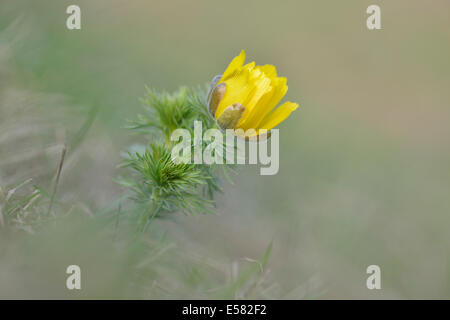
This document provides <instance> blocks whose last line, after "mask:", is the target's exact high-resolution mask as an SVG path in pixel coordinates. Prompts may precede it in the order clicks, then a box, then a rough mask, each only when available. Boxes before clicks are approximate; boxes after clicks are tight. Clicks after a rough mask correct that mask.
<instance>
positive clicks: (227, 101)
mask: <svg viewBox="0 0 450 320" xmlns="http://www.w3.org/2000/svg"><path fill="white" fill-rule="evenodd" d="M253 68H254V63H251V64H250V63H249V64H247V65H245V66H243V67H241V68H240V69H238V70H237V71H235V72H234V73H233V75H232V76H231V77H229V78H228V79H226V80H225V81H224V82H223V83H225V84H226V87H227V90H226V92H225V95H224V97H223V99H222V100H221V102H220V104H219V106H218V107H217V111H216V115H215V117H216V118H218V117H220V115H221V114H222V112H223V111H224V110H225V108H226V107H228V106H229V105H232V104H233V103H240V104H243V102H244V101H245V99H246V98H247V96H248V93H249V88H250V85H251V81H250V80H251V76H250V74H251V71H252V70H253Z"/></svg>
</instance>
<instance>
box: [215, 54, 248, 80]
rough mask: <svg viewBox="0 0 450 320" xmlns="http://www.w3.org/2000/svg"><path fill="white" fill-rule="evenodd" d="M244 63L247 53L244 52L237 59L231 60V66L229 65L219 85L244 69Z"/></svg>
mask: <svg viewBox="0 0 450 320" xmlns="http://www.w3.org/2000/svg"><path fill="white" fill-rule="evenodd" d="M244 61H245V51H244V50H242V51H241V53H240V54H239V55H238V56H237V57H234V59H233V60H231V62H230V64H229V65H228V68H227V69H226V70H225V72H224V73H223V75H222V78H220V80H219V83H220V82H222V81H224V80H226V79H227V78H229V77H230V76H232V75H233V73H235V72H236V70H238V69H239V68H241V67H242V65H243V64H244Z"/></svg>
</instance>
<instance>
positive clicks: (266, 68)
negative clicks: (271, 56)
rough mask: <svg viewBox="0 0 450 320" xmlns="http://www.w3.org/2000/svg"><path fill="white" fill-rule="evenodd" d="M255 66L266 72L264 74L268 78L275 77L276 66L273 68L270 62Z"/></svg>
mask: <svg viewBox="0 0 450 320" xmlns="http://www.w3.org/2000/svg"><path fill="white" fill-rule="evenodd" d="M257 68H258V69H259V70H261V71H262V72H264V73H265V74H266V76H268V77H269V78H276V77H277V68H275V66H273V65H271V64H266V65H264V66H258V67H257Z"/></svg>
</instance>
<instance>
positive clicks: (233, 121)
mask: <svg viewBox="0 0 450 320" xmlns="http://www.w3.org/2000/svg"><path fill="white" fill-rule="evenodd" d="M244 111H245V107H244V106H243V105H242V104H240V103H233V104H232V105H231V106H228V107H226V108H225V110H224V111H223V112H222V114H221V115H220V116H219V117H218V118H217V124H218V125H219V127H220V128H221V129H223V130H225V129H234V127H235V126H236V125H237V124H238V122H239V120H241V117H242V115H243V114H244Z"/></svg>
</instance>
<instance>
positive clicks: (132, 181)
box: [117, 88, 231, 229]
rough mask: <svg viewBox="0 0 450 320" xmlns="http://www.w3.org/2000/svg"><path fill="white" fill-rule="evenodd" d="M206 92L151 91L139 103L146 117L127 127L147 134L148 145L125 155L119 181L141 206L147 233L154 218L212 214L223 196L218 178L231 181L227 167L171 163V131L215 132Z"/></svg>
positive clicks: (140, 117) (140, 210) (182, 90)
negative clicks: (197, 128) (198, 126)
mask: <svg viewBox="0 0 450 320" xmlns="http://www.w3.org/2000/svg"><path fill="white" fill-rule="evenodd" d="M205 95H206V91H205V90H203V89H197V90H191V89H187V88H180V89H179V90H178V91H176V92H175V93H173V94H169V93H166V92H163V93H157V92H155V91H153V90H151V89H149V88H147V95H146V97H145V98H144V99H142V100H141V101H142V102H143V104H144V105H145V110H146V112H145V114H140V115H139V116H138V118H137V120H135V121H131V122H130V125H129V126H128V128H130V129H132V130H135V131H136V132H138V133H141V134H143V135H144V137H145V139H146V140H147V144H146V146H145V145H144V146H142V145H141V146H139V145H138V146H136V145H134V146H133V147H132V148H130V149H129V150H128V152H126V153H125V154H124V160H123V162H122V164H121V166H120V167H121V168H126V169H127V170H126V172H125V173H124V174H123V176H122V177H121V178H120V179H118V180H117V181H118V182H119V183H120V184H121V185H122V186H125V187H126V188H128V189H129V190H130V191H131V192H132V195H131V199H132V200H134V201H135V202H134V203H137V204H140V209H139V210H138V211H139V214H140V217H141V220H140V221H141V222H140V226H142V227H143V228H144V229H145V228H146V226H148V224H149V223H150V222H151V221H152V219H153V218H156V217H167V216H168V215H167V214H168V213H173V212H182V213H185V214H195V213H207V212H213V210H212V209H213V208H214V195H215V193H216V192H220V191H221V189H220V187H219V183H220V179H219V175H220V174H225V176H226V177H228V174H227V170H228V169H231V167H230V166H227V165H220V166H219V165H203V164H183V163H181V164H175V163H174V162H173V161H172V159H171V148H172V147H173V143H172V142H171V141H170V136H171V134H172V132H173V131H174V130H176V129H179V128H183V129H187V130H189V131H190V132H191V133H192V134H193V129H194V121H201V123H202V127H203V130H207V129H209V128H217V126H216V122H215V120H214V119H213V118H212V117H211V116H210V115H209V113H208V110H207V107H206V104H205Z"/></svg>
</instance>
